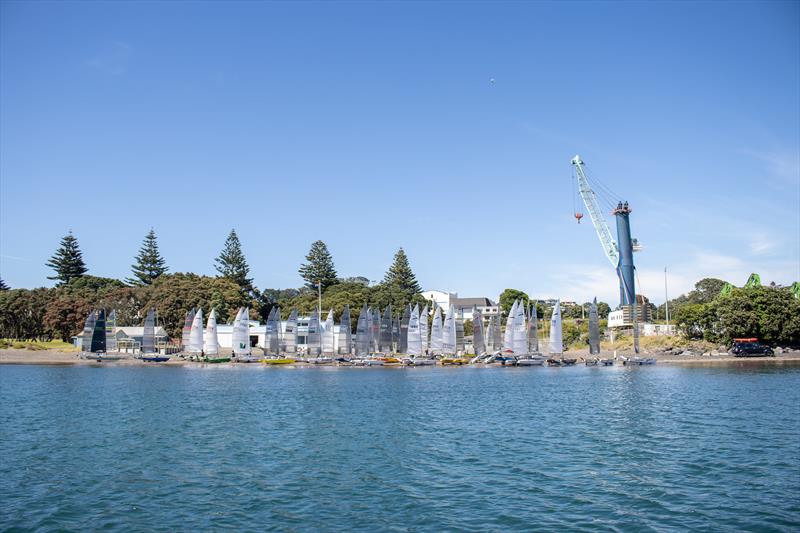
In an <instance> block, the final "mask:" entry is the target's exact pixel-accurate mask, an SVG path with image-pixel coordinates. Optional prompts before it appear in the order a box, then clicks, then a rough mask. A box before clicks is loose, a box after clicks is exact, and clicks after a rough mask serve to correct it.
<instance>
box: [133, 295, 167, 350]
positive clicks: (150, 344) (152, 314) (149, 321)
mask: <svg viewBox="0 0 800 533" xmlns="http://www.w3.org/2000/svg"><path fill="white" fill-rule="evenodd" d="M140 351H141V353H140V355H139V358H140V359H141V360H142V361H144V362H146V363H163V362H165V361H169V356H168V355H159V354H158V352H157V351H156V308H155V307H151V308H150V309H148V310H147V315H146V316H145V317H144V328H143V329H142V346H141V350H140Z"/></svg>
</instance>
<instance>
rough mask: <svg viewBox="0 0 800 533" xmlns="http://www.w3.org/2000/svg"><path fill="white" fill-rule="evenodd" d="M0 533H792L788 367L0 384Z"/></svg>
mask: <svg viewBox="0 0 800 533" xmlns="http://www.w3.org/2000/svg"><path fill="white" fill-rule="evenodd" d="M0 431H2V440H1V441H0V493H1V494H0V496H2V497H1V498H0V529H8V530H14V529H19V530H40V531H47V530H73V531H89V530H98V529H103V530H108V531H133V530H138V531H145V530H146V531H186V530H195V531H215V530H217V531H220V530H238V531H246V530H250V531H256V530H258V531H261V530H281V531H311V530H323V531H334V530H340V531H341V530H347V531H369V532H373V531H391V530H394V531H445V530H460V531H490V530H493V531H523V530H525V531H529V530H543V531H557V530H558V531H566V530H575V531H685V530H687V529H705V530H711V531H742V530H750V531H797V529H798V528H800V367H769V366H745V367H742V366H735V367H716V368H680V367H666V366H662V367H658V366H656V367H650V368H635V369H626V368H620V367H617V368H583V367H575V368H563V369H548V368H534V369H504V368H453V369H450V368H412V369H374V368H372V369H347V368H310V369H290V368H261V367H258V366H244V365H241V366H235V367H230V366H229V367H226V366H216V367H207V368H177V367H171V368H115V367H112V366H108V367H100V368H97V367H44V366H3V367H0Z"/></svg>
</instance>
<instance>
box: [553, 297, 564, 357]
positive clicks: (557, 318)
mask: <svg viewBox="0 0 800 533" xmlns="http://www.w3.org/2000/svg"><path fill="white" fill-rule="evenodd" d="M563 352H564V347H563V341H562V338H561V300H558V301H556V306H555V307H554V308H553V316H552V317H550V353H551V354H561V353H563Z"/></svg>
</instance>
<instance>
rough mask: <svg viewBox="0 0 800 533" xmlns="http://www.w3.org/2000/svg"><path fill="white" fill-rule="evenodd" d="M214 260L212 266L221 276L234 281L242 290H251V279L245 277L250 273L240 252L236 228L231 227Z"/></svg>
mask: <svg viewBox="0 0 800 533" xmlns="http://www.w3.org/2000/svg"><path fill="white" fill-rule="evenodd" d="M214 262H215V263H216V265H215V267H214V268H216V269H217V272H219V273H220V274H221V275H222V277H225V278H228V279H230V280H232V281H234V282H235V283H237V284H238V285H239V287H241V288H242V290H243V291H248V292H249V291H252V290H253V280H252V279H251V278H248V277H247V275H248V274H250V267H249V266H248V264H247V260H246V259H245V258H244V253H242V243H241V242H239V236H238V235H236V230H234V229H232V230H231V232H230V233H229V234H228V238H227V239H226V240H225V247H224V248H223V249H222V252H221V253H220V254H219V257H217V258H216V259H215V260H214Z"/></svg>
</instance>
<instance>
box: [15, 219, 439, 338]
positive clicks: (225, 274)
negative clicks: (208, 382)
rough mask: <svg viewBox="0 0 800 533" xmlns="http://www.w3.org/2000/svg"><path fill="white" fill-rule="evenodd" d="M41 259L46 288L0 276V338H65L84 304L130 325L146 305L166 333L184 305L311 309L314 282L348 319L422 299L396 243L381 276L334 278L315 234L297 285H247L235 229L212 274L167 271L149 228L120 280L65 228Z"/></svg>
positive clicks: (226, 309) (78, 322) (78, 325)
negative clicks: (364, 309)
mask: <svg viewBox="0 0 800 533" xmlns="http://www.w3.org/2000/svg"><path fill="white" fill-rule="evenodd" d="M46 264H47V266H49V267H50V268H52V269H53V275H52V276H49V277H48V279H53V280H55V281H56V282H57V283H56V286H55V287H53V288H38V289H32V290H28V289H13V290H12V289H10V288H9V287H8V286H7V285H6V284H5V283H4V282H3V281H2V280H0V337H4V338H14V339H43V340H49V339H61V340H64V341H69V340H70V339H71V338H72V336H74V335H76V334H78V333H80V332H81V331H82V328H83V323H84V320H85V318H86V316H87V315H88V313H89V311H91V309H95V308H100V307H103V308H106V309H116V310H117V325H118V326H138V325H141V323H142V321H143V319H144V316H145V314H146V310H147V309H148V308H150V307H155V308H156V310H157V318H158V324H159V325H160V326H163V327H164V328H165V329H166V331H167V333H168V334H169V335H170V337H172V338H178V337H180V333H181V328H182V327H183V321H184V317H185V314H186V311H187V310H188V309H190V308H192V307H195V308H197V307H203V308H204V309H206V310H208V309H210V308H212V307H213V308H215V309H216V310H217V315H218V318H219V320H220V321H221V322H231V321H232V320H233V318H234V317H235V315H236V311H237V310H238V308H239V307H242V306H246V307H249V308H250V316H251V318H252V319H254V320H262V321H263V320H265V319H266V317H267V316H268V314H269V313H270V311H271V310H272V308H273V307H275V306H280V308H281V314H282V316H283V317H284V318H285V317H287V316H288V314H289V312H290V310H291V308H293V307H296V308H297V309H298V311H299V312H301V313H310V312H311V311H312V310H313V309H316V307H317V304H318V300H317V298H318V291H319V290H320V289H321V291H322V308H323V310H327V309H333V310H334V314H335V316H336V319H337V320H338V319H339V317H340V316H341V313H342V311H343V309H344V306H345V304H349V305H350V309H351V314H352V316H353V317H354V321H353V323H354V324H355V320H357V318H358V314H359V312H360V309H361V306H362V305H364V304H367V305H371V306H380V307H385V306H387V305H390V304H391V305H392V308H393V309H394V310H395V312H402V309H403V308H404V307H405V306H406V305H407V304H412V305H413V304H415V303H420V304H424V300H423V299H422V297H421V296H420V292H421V287H420V285H419V283H418V282H417V279H416V276H415V275H414V272H413V271H412V269H411V265H410V262H409V260H408V257H407V255H406V253H405V251H404V250H403V249H402V248H400V249H399V250H398V251H397V253H395V256H394V260H393V262H392V264H391V266H390V267H389V269H388V270H387V272H386V275H385V276H384V279H383V281H382V282H380V283H377V284H373V285H370V282H369V280H368V279H367V278H364V277H362V276H356V277H349V278H340V277H339V275H338V273H337V272H336V267H335V265H334V261H333V257H332V256H331V254H330V252H329V250H328V247H327V245H326V244H325V243H324V242H322V241H316V242H314V243H313V244H312V245H311V248H310V250H309V253H308V254H307V255H306V257H305V262H304V263H303V264H302V265H300V268H299V270H298V272H299V274H300V275H301V277H302V278H303V281H304V282H305V283H304V286H303V287H300V288H297V289H264V290H259V289H258V288H257V287H255V286H254V285H253V280H252V278H251V277H250V267H249V265H248V263H247V260H246V258H245V254H244V252H243V251H242V245H241V242H240V240H239V237H238V235H237V234H236V231H235V230H231V232H230V233H229V234H228V237H227V239H226V240H225V244H224V245H223V248H222V251H221V252H220V254H219V256H218V257H217V258H216V259H215V260H214V267H215V270H216V271H217V274H218V275H217V276H200V275H197V274H193V273H181V272H178V273H170V272H169V267H168V266H167V263H166V260H165V259H164V258H163V256H162V255H161V253H160V251H159V248H158V240H157V237H156V234H155V231H154V230H153V229H151V230H150V231H149V232H148V233H147V235H146V236H145V238H144V241H143V243H142V246H141V248H140V249H139V252H138V254H137V255H136V257H135V258H134V263H133V265H131V276H130V277H129V278H126V279H125V280H124V281H122V280H118V279H113V278H105V277H99V276H93V275H91V274H89V269H88V268H87V266H86V264H85V262H84V260H83V254H82V253H81V250H80V246H79V244H78V240H77V238H76V237H75V236H74V235H73V234H72V232H71V231H70V232H69V233H68V234H67V235H65V236H64V237H63V238H62V239H61V243H60V245H59V248H58V249H57V250H56V252H55V253H54V254H53V256H52V257H51V258H50V259H49V260H48V261H47V263H46Z"/></svg>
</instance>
